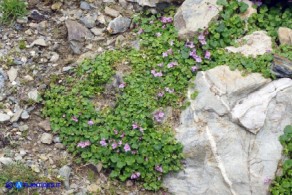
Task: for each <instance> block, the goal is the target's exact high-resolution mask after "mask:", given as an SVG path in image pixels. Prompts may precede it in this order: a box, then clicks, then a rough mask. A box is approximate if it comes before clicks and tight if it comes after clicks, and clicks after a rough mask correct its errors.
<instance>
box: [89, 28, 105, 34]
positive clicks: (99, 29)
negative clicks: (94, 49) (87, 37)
mask: <svg viewBox="0 0 292 195" xmlns="http://www.w3.org/2000/svg"><path fill="white" fill-rule="evenodd" d="M90 30H91V32H92V33H93V34H94V35H95V36H102V35H103V31H104V29H102V28H96V27H94V28H92V29H90Z"/></svg>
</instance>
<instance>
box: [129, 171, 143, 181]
mask: <svg viewBox="0 0 292 195" xmlns="http://www.w3.org/2000/svg"><path fill="white" fill-rule="evenodd" d="M140 175H141V174H140V172H134V173H133V174H132V175H131V179H138V178H139V177H140Z"/></svg>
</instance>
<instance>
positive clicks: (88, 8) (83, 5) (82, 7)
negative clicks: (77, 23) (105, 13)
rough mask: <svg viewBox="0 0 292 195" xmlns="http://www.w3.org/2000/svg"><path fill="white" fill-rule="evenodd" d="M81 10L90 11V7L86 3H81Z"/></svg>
mask: <svg viewBox="0 0 292 195" xmlns="http://www.w3.org/2000/svg"><path fill="white" fill-rule="evenodd" d="M80 9H83V10H90V5H89V4H88V3H87V2H86V1H81V2H80Z"/></svg>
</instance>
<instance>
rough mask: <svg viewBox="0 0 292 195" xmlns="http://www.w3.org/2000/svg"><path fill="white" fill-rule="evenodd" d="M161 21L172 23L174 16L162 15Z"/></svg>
mask: <svg viewBox="0 0 292 195" xmlns="http://www.w3.org/2000/svg"><path fill="white" fill-rule="evenodd" d="M160 21H161V22H162V23H163V24H167V23H172V21H173V20H172V17H164V16H163V17H161V19H160Z"/></svg>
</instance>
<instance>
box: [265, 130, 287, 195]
mask: <svg viewBox="0 0 292 195" xmlns="http://www.w3.org/2000/svg"><path fill="white" fill-rule="evenodd" d="M280 142H281V144H282V146H283V151H284V154H285V155H286V156H287V159H286V160H285V161H284V163H283V165H282V170H283V171H282V175H281V176H278V177H276V179H275V180H274V181H273V183H272V186H271V189H270V191H271V193H272V194H273V195H280V194H281V195H286V194H291V189H292V180H291V178H292V126H291V125H288V126H286V127H285V129H284V135H281V136H280Z"/></svg>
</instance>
